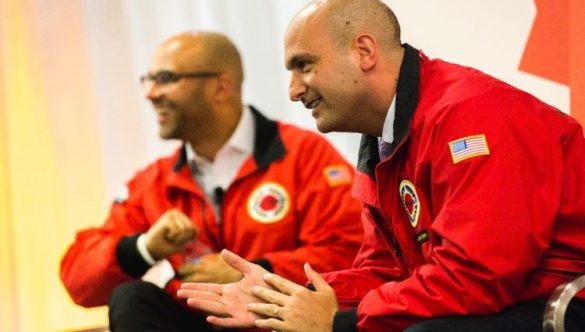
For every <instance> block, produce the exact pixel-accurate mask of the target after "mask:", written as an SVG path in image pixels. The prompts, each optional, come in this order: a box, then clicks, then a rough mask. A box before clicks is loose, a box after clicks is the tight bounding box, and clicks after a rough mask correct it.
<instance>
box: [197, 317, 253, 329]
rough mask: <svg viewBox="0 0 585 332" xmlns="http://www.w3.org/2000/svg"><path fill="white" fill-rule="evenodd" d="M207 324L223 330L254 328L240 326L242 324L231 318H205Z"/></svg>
mask: <svg viewBox="0 0 585 332" xmlns="http://www.w3.org/2000/svg"><path fill="white" fill-rule="evenodd" d="M207 322H208V323H209V324H212V325H215V326H219V327H224V328H241V327H254V326H242V323H241V322H240V321H239V320H238V319H237V318H231V317H217V316H207Z"/></svg>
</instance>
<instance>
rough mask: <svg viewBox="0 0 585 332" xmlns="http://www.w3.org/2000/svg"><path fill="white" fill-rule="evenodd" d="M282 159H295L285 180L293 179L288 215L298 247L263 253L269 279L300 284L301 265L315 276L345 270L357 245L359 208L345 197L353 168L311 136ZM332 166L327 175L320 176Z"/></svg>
mask: <svg viewBox="0 0 585 332" xmlns="http://www.w3.org/2000/svg"><path fill="white" fill-rule="evenodd" d="M305 135H306V133H305ZM287 153H291V154H292V155H291V156H290V157H292V158H295V169H294V170H291V173H290V174H291V176H294V177H295V178H296V184H295V187H296V190H295V193H293V195H295V201H296V203H295V207H294V212H293V213H294V214H295V218H296V219H297V225H298V226H297V227H298V231H297V238H298V244H299V245H298V247H297V248H295V249H294V250H290V251H274V252H270V253H267V254H265V255H264V257H263V258H265V259H267V260H268V261H269V263H270V266H271V267H272V269H273V271H274V272H275V273H277V274H280V275H284V276H287V278H289V279H291V280H293V281H295V282H297V283H305V281H306V280H307V279H306V276H305V273H304V271H303V263H305V262H310V263H311V265H312V266H313V267H314V268H315V269H316V270H317V271H319V272H327V271H334V270H339V269H342V268H347V267H349V266H350V265H351V262H352V260H353V258H354V257H355V254H356V253H357V251H358V249H359V246H360V245H361V242H362V239H363V231H362V227H361V224H360V210H361V208H360V205H359V202H357V201H356V200H355V199H353V198H352V197H351V195H350V192H351V182H352V178H353V168H352V167H351V166H350V165H349V164H348V163H347V162H346V161H345V160H344V159H343V157H342V156H341V155H340V154H339V153H338V152H337V151H336V150H335V149H334V148H333V147H332V146H331V144H329V142H327V141H326V140H325V139H324V138H322V137H321V136H318V135H317V134H313V133H311V134H310V135H309V136H308V137H307V138H305V139H303V140H302V145H301V146H295V147H293V148H291V149H290V151H287ZM332 166H333V167H334V169H333V170H334V172H333V173H332V175H330V176H329V175H327V174H325V172H326V170H327V169H328V168H329V167H332ZM328 176H329V177H328Z"/></svg>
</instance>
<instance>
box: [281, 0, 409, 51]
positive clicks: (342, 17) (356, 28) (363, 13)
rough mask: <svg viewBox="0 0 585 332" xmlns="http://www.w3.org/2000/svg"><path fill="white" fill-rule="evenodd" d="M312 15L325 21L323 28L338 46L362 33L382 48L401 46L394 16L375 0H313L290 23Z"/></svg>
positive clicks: (309, 17) (381, 3)
mask: <svg viewBox="0 0 585 332" xmlns="http://www.w3.org/2000/svg"><path fill="white" fill-rule="evenodd" d="M313 18H315V19H317V18H318V19H320V20H324V21H325V22H324V23H325V26H326V28H327V29H328V31H327V32H328V33H329V34H330V35H331V38H333V40H334V41H335V42H336V43H337V44H338V45H339V46H340V47H341V48H344V47H346V46H347V45H348V44H349V43H350V42H351V40H352V39H353V38H354V37H356V36H358V35H359V34H362V33H367V34H370V35H372V36H373V37H374V38H375V39H376V40H377V41H378V43H379V47H380V50H381V51H382V52H385V53H386V52H390V51H392V50H394V49H396V48H399V47H400V46H401V41H400V25H399V23H398V20H397V18H396V16H395V15H394V12H393V11H392V10H391V9H390V8H389V7H388V6H387V5H386V4H384V3H383V2H382V1H379V0H314V1H311V2H310V3H309V4H308V5H307V6H305V7H304V8H303V9H302V10H301V11H300V12H299V13H298V14H297V15H296V16H295V18H294V19H293V23H294V22H295V21H297V22H298V21H307V20H311V19H313ZM291 24H292V23H291Z"/></svg>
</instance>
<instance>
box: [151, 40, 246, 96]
mask: <svg viewBox="0 0 585 332" xmlns="http://www.w3.org/2000/svg"><path fill="white" fill-rule="evenodd" d="M159 52H177V53H180V55H181V56H180V57H181V60H180V61H181V64H182V65H183V66H185V67H192V68H188V69H189V70H192V69H193V68H197V69H198V70H208V71H218V72H223V73H227V74H229V75H230V76H231V77H232V78H233V79H234V81H235V82H236V86H238V87H240V88H241V85H242V83H243V80H244V70H243V66H242V59H241V57H240V52H239V51H238V49H237V48H236V46H235V45H234V43H232V42H231V41H230V40H229V38H227V37H226V36H225V35H222V34H220V33H216V32H186V33H182V34H179V35H175V36H173V37H171V38H169V39H167V40H166V41H165V42H164V43H163V44H162V45H161V46H160V48H159Z"/></svg>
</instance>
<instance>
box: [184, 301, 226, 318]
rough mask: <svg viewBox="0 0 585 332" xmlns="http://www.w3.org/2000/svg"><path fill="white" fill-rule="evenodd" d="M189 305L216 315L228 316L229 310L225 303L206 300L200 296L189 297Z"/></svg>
mask: <svg viewBox="0 0 585 332" xmlns="http://www.w3.org/2000/svg"><path fill="white" fill-rule="evenodd" d="M187 305H188V306H189V307H191V308H193V309H197V310H201V311H204V312H207V313H210V314H212V315H215V316H226V315H227V314H228V313H227V310H226V306H225V305H224V304H223V303H220V302H215V301H205V300H200V299H198V298H192V297H190V298H188V299H187Z"/></svg>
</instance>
